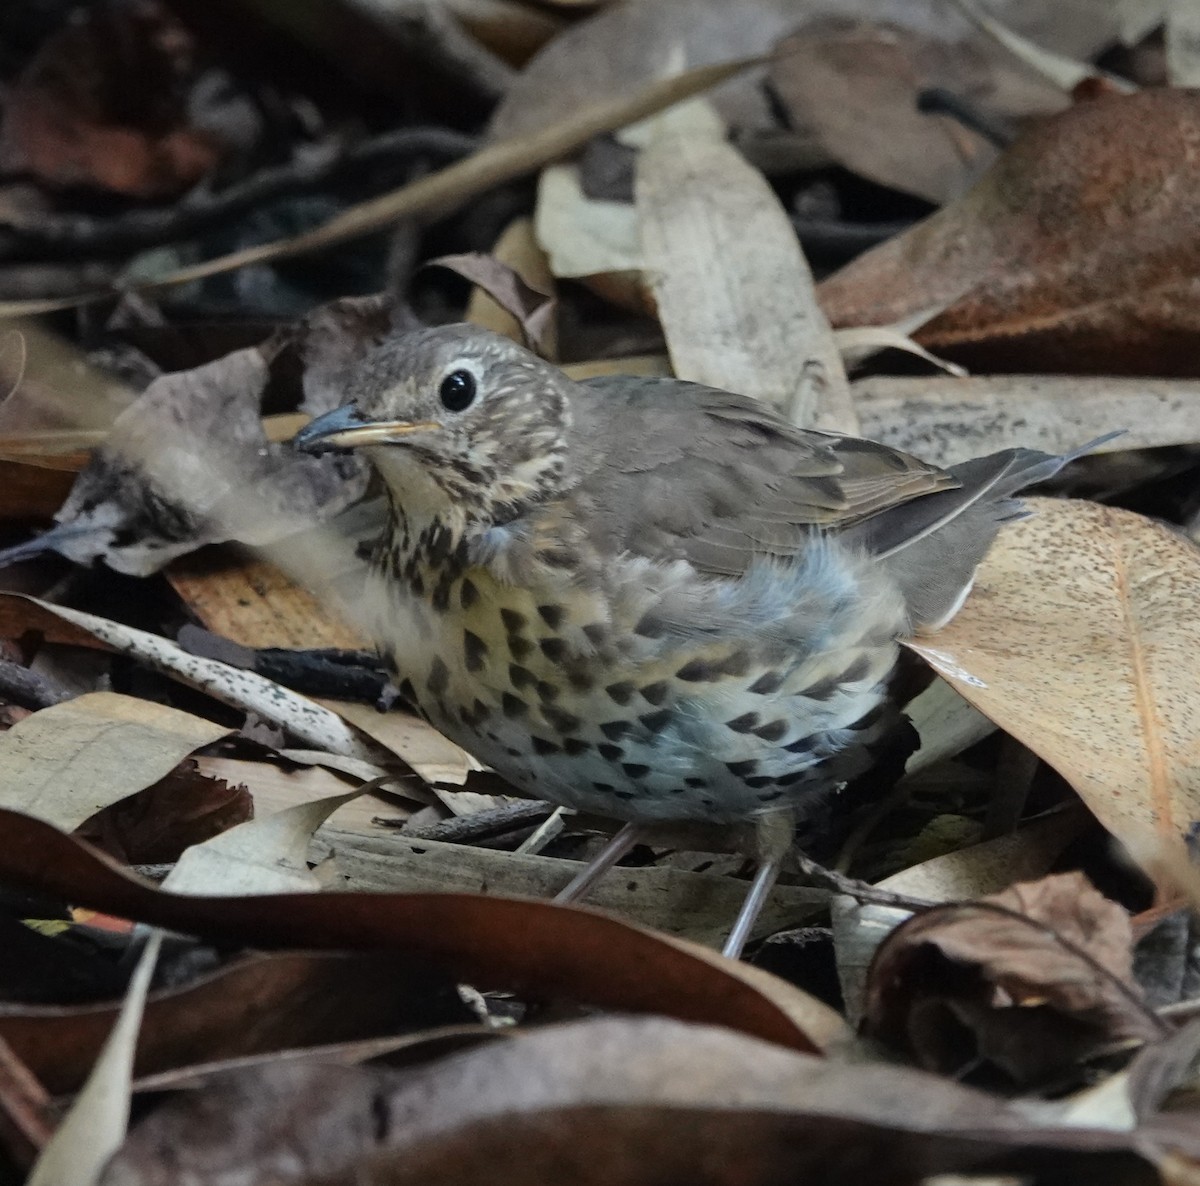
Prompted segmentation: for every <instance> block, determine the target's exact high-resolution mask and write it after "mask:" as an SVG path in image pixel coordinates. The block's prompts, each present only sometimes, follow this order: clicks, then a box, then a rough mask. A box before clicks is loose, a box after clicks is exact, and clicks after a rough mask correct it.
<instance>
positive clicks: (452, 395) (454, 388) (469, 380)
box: [438, 371, 475, 412]
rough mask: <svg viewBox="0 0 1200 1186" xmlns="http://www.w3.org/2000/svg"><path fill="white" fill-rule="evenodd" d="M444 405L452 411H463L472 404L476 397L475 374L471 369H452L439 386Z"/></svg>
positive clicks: (439, 393)
mask: <svg viewBox="0 0 1200 1186" xmlns="http://www.w3.org/2000/svg"><path fill="white" fill-rule="evenodd" d="M438 395H439V397H440V398H441V401H442V407H444V408H445V409H447V411H450V412H461V411H464V410H465V409H466V408H469V407H470V406H471V401H472V400H473V399H474V398H475V376H474V375H472V374H471V372H470V371H451V372H450V373H449V374H448V375H447V376H446V377H445V378H444V379H443V380H442V385H441V387H439V388H438Z"/></svg>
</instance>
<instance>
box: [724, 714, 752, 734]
mask: <svg viewBox="0 0 1200 1186" xmlns="http://www.w3.org/2000/svg"><path fill="white" fill-rule="evenodd" d="M757 724H758V713H756V712H744V713H742V715H741V716H740V717H734V718H733V720H732V721H726V722H725V728H727V729H732V730H733V731H734V732H735V733H749V732H750V730H751V729H753V728H754V727H755V726H756V725H757Z"/></svg>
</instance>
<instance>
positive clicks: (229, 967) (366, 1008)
mask: <svg viewBox="0 0 1200 1186" xmlns="http://www.w3.org/2000/svg"><path fill="white" fill-rule="evenodd" d="M449 987H450V986H449V985H447V984H446V982H445V981H444V980H443V979H442V978H441V977H439V976H436V975H434V974H432V973H430V972H429V971H428V970H427V969H425V968H423V967H422V966H421V965H420V964H419V963H418V962H416V961H414V960H412V959H411V958H410V957H408V956H406V955H405V954H404V953H388V952H367V953H361V954H355V955H346V954H343V953H341V952H303V951H302V952H277V953H274V954H271V955H250V956H243V957H241V958H238V959H235V960H233V961H231V962H229V963H226V964H224V965H223V966H222V967H220V968H218V969H217V970H215V971H212V972H209V973H207V974H205V975H202V976H200V977H198V978H196V979H194V980H191V981H190V982H189V983H187V984H185V985H181V986H170V987H163V988H160V989H157V990H156V991H154V992H152V993H151V994H150V997H149V1000H148V1001H147V1002H146V1013H145V1019H144V1021H143V1024H142V1032H141V1036H140V1038H139V1040H138V1049H137V1061H136V1063H135V1071H136V1073H137V1074H138V1075H139V1076H140V1075H151V1074H157V1073H159V1072H162V1071H166V1070H168V1069H170V1068H174V1067H183V1066H187V1065H189V1064H190V1063H192V1062H194V1061H195V1060H196V1059H197V1058H203V1059H205V1060H210V1059H218V1058H234V1057H237V1056H239V1055H249V1054H256V1053H262V1052H266V1051H270V1050H280V1049H284V1048H287V1047H293V1046H306V1045H309V1044H314V1043H318V1042H341V1041H350V1040H352V1039H355V1038H366V1037H371V1036H374V1035H376V1034H390V1033H396V1032H398V1031H403V1030H406V1029H418V1028H424V1027H425V1026H431V1025H445V1024H450V1023H453V1022H460V1023H461V1022H466V1021H468V1020H470V1015H469V1014H468V1013H467V1011H466V1009H465V1008H464V1007H463V1006H462V1005H461V1004H460V1003H459V1001H458V999H457V995H456V994H454V993H453V991H449V992H448V991H446V990H447V989H448V988H449ZM116 1012H117V1006H116V1005H114V1004H113V1003H111V1002H106V1001H105V1002H98V1003H96V1004H87V1005H74V1006H69V1007H64V1006H60V1005H53V1006H52V1005H15V1004H2V1005H0V1040H3V1041H4V1042H6V1043H8V1045H9V1046H10V1047H11V1048H12V1050H13V1051H14V1052H15V1053H16V1054H17V1055H18V1057H19V1058H20V1059H21V1061H22V1062H24V1063H25V1065H26V1066H27V1067H29V1069H30V1070H31V1071H33V1073H34V1074H35V1075H37V1077H38V1079H39V1080H40V1081H41V1082H42V1083H44V1084H45V1085H46V1087H47V1088H48V1089H49V1090H50V1091H52V1092H55V1093H65V1092H70V1091H76V1090H78V1088H79V1085H80V1084H81V1083H82V1082H83V1079H84V1077H85V1076H86V1074H87V1071H88V1068H89V1067H90V1066H91V1063H92V1060H93V1059H94V1058H95V1056H96V1053H97V1051H98V1050H99V1048H100V1045H101V1044H102V1042H103V1041H104V1036H105V1034H106V1033H107V1032H108V1030H109V1028H110V1027H111V1026H112V1023H113V1019H114V1017H115V1015H116Z"/></svg>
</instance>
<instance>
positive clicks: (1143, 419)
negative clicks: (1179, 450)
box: [851, 375, 1200, 466]
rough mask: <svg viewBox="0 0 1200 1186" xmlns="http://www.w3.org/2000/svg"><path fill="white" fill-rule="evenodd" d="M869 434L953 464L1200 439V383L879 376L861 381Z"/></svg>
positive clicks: (858, 402)
mask: <svg viewBox="0 0 1200 1186" xmlns="http://www.w3.org/2000/svg"><path fill="white" fill-rule="evenodd" d="M851 391H852V392H853V395H854V406H855V408H856V409H857V411H858V416H859V422H860V423H861V425H862V434H863V436H865V437H867V438H868V439H869V440H873V441H882V442H883V443H884V444H885V445H891V446H892V448H893V449H902V450H904V451H906V452H909V453H915V454H916V455H917V456H918V457H921V458H924V459H925V460H926V461H932V462H933V463H934V464H935V465H942V466H949V465H955V464H957V463H958V462H960V461H969V460H970V459H971V458H972V457H980V456H982V455H984V454H986V453H994V452H997V451H998V450H1000V449H1011V448H1032V449H1041V450H1043V451H1044V452H1046V453H1066V452H1068V451H1069V450H1071V449H1074V448H1077V447H1078V446H1079V444H1080V443H1081V442H1082V441H1087V440H1092V439H1095V438H1096V437H1099V436H1104V435H1105V434H1107V433H1110V432H1121V433H1122V435H1121V436H1120V437H1118V438H1116V439H1115V440H1113V441H1111V442H1108V443H1106V444H1104V445H1101V446H1100V451H1101V452H1108V451H1110V450H1111V451H1113V452H1118V451H1126V450H1130V449H1142V448H1148V447H1156V446H1159V445H1184V444H1191V443H1193V442H1194V441H1200V386H1198V385H1197V384H1195V383H1192V382H1189V381H1187V380H1184V379H1116V378H1110V377H1107V376H1106V377H1103V378H1093V377H1090V376H1081V375H980V376H972V377H971V378H967V379H946V378H942V377H940V376H937V377H934V378H930V377H927V376H922V377H921V378H908V377H898V376H892V375H873V376H871V377H869V378H865V379H859V380H857V381H855V382H854V383H853V384H851Z"/></svg>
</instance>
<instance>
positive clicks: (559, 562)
mask: <svg viewBox="0 0 1200 1186" xmlns="http://www.w3.org/2000/svg"><path fill="white" fill-rule="evenodd" d="M538 559H539V560H541V562H542V563H543V564H548V565H549V566H550V567H551V568H578V567H579V558H578V557H577V556H576V555H575V553H574V552H572V551H571V549H570V548H566V547H562V546H557V547H549V548H543V549H542V550H541V551H540V552H538Z"/></svg>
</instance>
